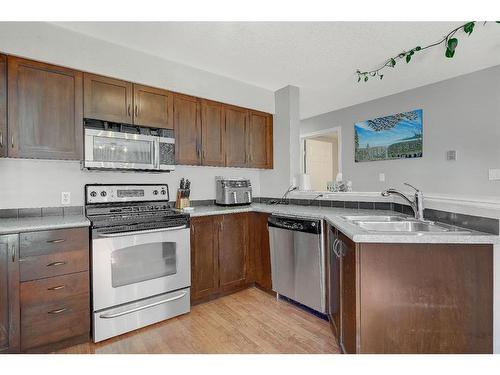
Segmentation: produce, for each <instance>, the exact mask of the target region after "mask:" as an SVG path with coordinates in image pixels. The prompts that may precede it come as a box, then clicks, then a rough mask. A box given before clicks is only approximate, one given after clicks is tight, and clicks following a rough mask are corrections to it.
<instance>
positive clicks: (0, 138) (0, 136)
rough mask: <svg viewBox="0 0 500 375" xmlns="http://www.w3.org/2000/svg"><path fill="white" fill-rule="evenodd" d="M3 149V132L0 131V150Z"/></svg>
mask: <svg viewBox="0 0 500 375" xmlns="http://www.w3.org/2000/svg"><path fill="white" fill-rule="evenodd" d="M2 147H3V132H1V131H0V148H2Z"/></svg>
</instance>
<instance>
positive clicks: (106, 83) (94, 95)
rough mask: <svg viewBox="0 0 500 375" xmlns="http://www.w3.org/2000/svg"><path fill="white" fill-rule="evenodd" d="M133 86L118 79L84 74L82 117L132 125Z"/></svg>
mask: <svg viewBox="0 0 500 375" xmlns="http://www.w3.org/2000/svg"><path fill="white" fill-rule="evenodd" d="M132 102H133V84H132V83H130V82H127V81H121V80H119V79H114V78H109V77H103V76H98V75H95V74H89V73H85V74H84V117H85V118H92V119H97V120H104V121H111V122H123V123H127V124H132V123H133V113H132V112H133V108H132V104H133V103H132Z"/></svg>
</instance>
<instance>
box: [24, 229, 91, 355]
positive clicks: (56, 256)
mask: <svg viewBox="0 0 500 375" xmlns="http://www.w3.org/2000/svg"><path fill="white" fill-rule="evenodd" d="M88 238H89V232H88V228H74V229H57V230H48V231H40V232H29V233H21V234H20V235H19V243H20V245H19V247H20V259H19V262H20V267H19V280H21V281H22V282H21V283H20V288H19V296H20V315H21V320H20V321H21V323H20V325H21V351H23V352H46V351H50V350H52V349H55V348H59V347H61V346H65V343H66V342H68V344H66V345H69V344H73V343H75V342H77V341H75V339H76V340H80V341H84V340H88V338H89V336H90V281H89V240H88Z"/></svg>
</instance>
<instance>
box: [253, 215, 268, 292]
mask: <svg viewBox="0 0 500 375" xmlns="http://www.w3.org/2000/svg"><path fill="white" fill-rule="evenodd" d="M268 217H269V214H265V213H258V212H252V213H251V214H250V220H249V222H250V228H251V229H250V233H249V235H250V249H249V252H250V259H251V260H252V264H251V266H253V275H254V280H255V284H257V285H258V286H259V287H260V288H262V289H264V290H267V291H271V290H272V280H271V252H270V249H269V230H268V229H267V219H268Z"/></svg>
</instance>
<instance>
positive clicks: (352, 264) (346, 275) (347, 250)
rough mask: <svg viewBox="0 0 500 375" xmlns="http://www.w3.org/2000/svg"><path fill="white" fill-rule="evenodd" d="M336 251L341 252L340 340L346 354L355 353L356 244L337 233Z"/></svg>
mask: <svg viewBox="0 0 500 375" xmlns="http://www.w3.org/2000/svg"><path fill="white" fill-rule="evenodd" d="M338 238H339V240H340V244H339V247H338V250H337V251H338V252H339V253H340V254H342V260H341V263H340V267H341V273H340V277H341V284H340V285H341V301H340V309H341V313H340V315H341V316H340V319H341V323H340V327H341V328H340V331H341V332H340V342H341V345H342V346H343V349H344V351H345V352H346V353H348V354H354V353H357V349H358V348H357V338H356V335H357V331H356V327H357V325H356V244H355V243H354V242H352V241H351V240H350V239H349V238H348V237H346V236H345V235H344V234H342V233H339V237H338Z"/></svg>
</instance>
